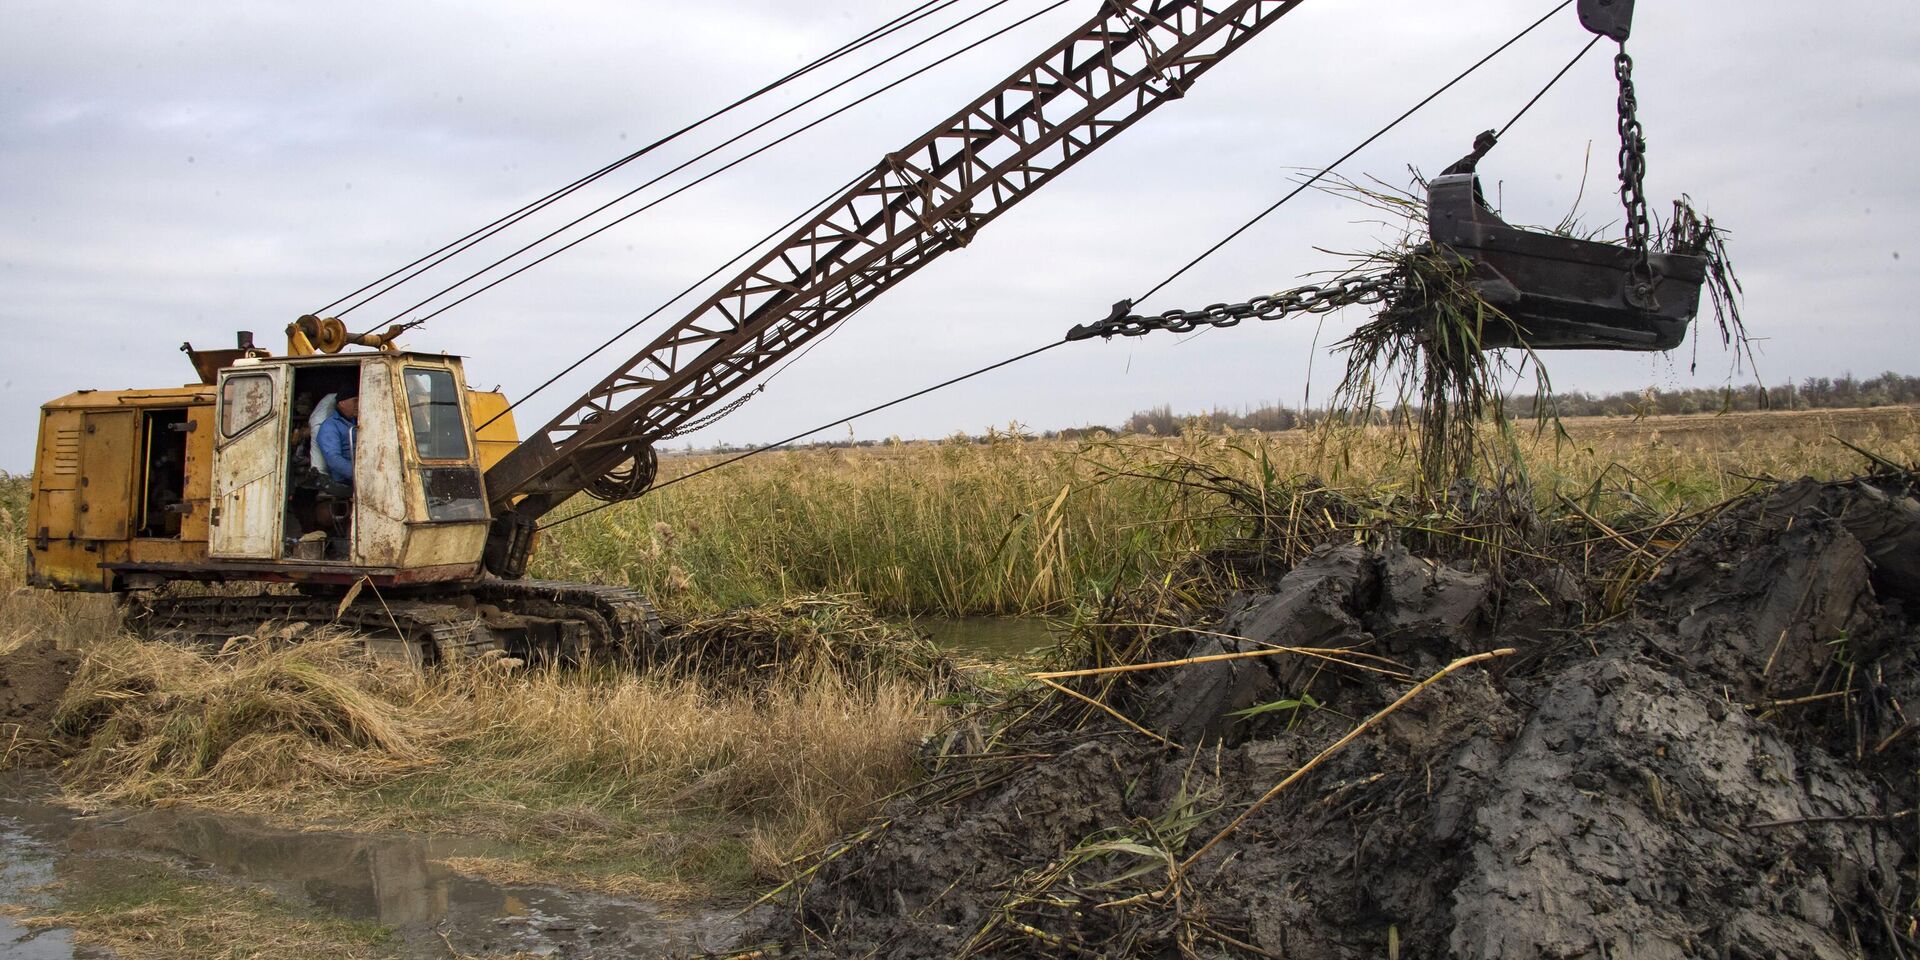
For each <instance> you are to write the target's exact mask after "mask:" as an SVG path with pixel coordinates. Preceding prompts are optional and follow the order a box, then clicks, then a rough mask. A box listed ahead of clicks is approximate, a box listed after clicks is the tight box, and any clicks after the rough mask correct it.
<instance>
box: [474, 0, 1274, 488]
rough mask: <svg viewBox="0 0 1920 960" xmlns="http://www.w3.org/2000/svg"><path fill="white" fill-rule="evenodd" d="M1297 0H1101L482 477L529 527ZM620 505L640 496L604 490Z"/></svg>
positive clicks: (960, 240) (959, 242)
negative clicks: (622, 497) (1087, 16)
mask: <svg viewBox="0 0 1920 960" xmlns="http://www.w3.org/2000/svg"><path fill="white" fill-rule="evenodd" d="M1298 3H1299V0H1236V2H1218V0H1214V2H1206V0H1158V2H1131V0H1109V2H1108V3H1106V4H1104V5H1103V7H1102V10H1101V12H1100V14H1099V15H1097V16H1095V17H1093V18H1092V19H1091V20H1089V21H1087V22H1086V23H1085V24H1084V25H1082V26H1080V27H1079V28H1078V29H1076V30H1074V31H1073V32H1072V33H1071V34H1069V35H1068V36H1067V37H1066V38H1065V39H1063V40H1061V41H1060V42H1059V43H1057V44H1055V45H1054V46H1053V47H1052V48H1051V49H1049V50H1048V51H1046V52H1045V53H1043V54H1041V55H1040V56H1039V57H1037V58H1035V59H1034V60H1033V61H1032V62H1030V63H1028V64H1027V65H1026V66H1024V67H1022V68H1020V69H1019V70H1017V71H1016V72H1015V73H1014V74H1013V75H1012V76H1010V77H1008V78H1007V79H1006V80H1005V81H1004V82H1002V83H1001V84H999V85H998V86H997V87H995V88H994V89H993V90H992V91H990V92H989V93H987V94H986V95H985V96H982V97H980V98H979V99H977V100H975V101H974V102H973V103H971V104H969V105H968V106H967V107H965V108H964V109H962V110H961V111H960V112H959V113H956V114H955V115H954V116H953V117H951V118H950V119H948V120H947V121H945V122H944V123H942V124H940V125H939V126H937V127H935V128H934V129H933V130H932V131H930V132H928V133H927V134H925V135H924V136H922V137H920V138H919V139H918V140H915V141H914V142H913V143H911V144H908V145H907V146H906V147H905V148H904V149H902V150H900V151H898V152H896V153H893V154H889V155H888V156H887V157H886V158H885V160H883V161H882V162H881V163H880V164H878V165H877V166H876V167H875V168H874V170H873V172H872V173H871V175H869V176H868V177H867V178H866V179H865V180H864V181H863V182H861V183H859V184H858V185H856V186H854V187H853V188H852V189H850V190H849V191H847V193H845V194H844V195H843V196H841V197H840V198H839V199H838V200H836V201H834V202H833V203H831V204H830V205H829V206H828V207H827V208H826V209H825V210H824V211H823V212H822V213H821V214H820V215H819V216H817V217H816V218H814V219H813V220H812V221H811V222H809V223H807V224H805V225H804V226H802V227H800V228H799V229H798V230H797V231H795V232H794V233H793V234H792V235H791V236H789V237H788V238H787V239H786V240H785V241H783V242H782V243H780V244H779V245H778V246H776V247H775V248H774V249H773V250H772V251H771V252H769V253H767V254H766V255H765V256H763V257H761V258H760V259H759V260H758V261H757V262H756V263H754V264H753V265H752V266H750V267H749V268H747V270H746V271H745V272H743V273H742V274H741V275H739V276H738V277H736V278H734V279H733V280H732V281H731V282H730V283H728V284H727V285H726V286H724V287H723V288H721V290H720V291H719V292H718V293H715V294H714V295H712V296H711V297H709V298H708V299H707V300H706V302H704V303H702V304H701V305H700V306H699V307H697V308H695V309H694V310H693V312H692V313H690V314H688V315H687V316H686V317H685V318H684V319H682V320H681V321H679V322H678V323H676V324H674V325H673V326H672V327H671V328H669V329H668V330H666V331H665V332H663V333H662V334H661V335H660V336H659V337H657V338H656V339H655V340H654V341H653V342H652V343H650V344H649V345H648V346H647V347H645V348H644V349H642V350H641V351H640V352H639V353H638V354H636V355H635V356H634V357H632V358H631V359H629V360H628V361H626V362H625V363H623V364H622V365H621V366H620V367H619V368H618V369H617V370H615V371H614V372H613V373H612V374H610V375H608V376H607V377H606V379H604V380H602V381H601V382H600V383H599V384H598V385H597V386H595V387H594V388H593V389H591V390H589V391H588V392H587V393H586V395H585V396H583V397H581V398H580V399H579V400H577V401H576V402H575V403H574V404H573V405H571V406H570V407H568V408H567V409H566V410H565V411H563V412H562V413H561V414H560V415H559V416H557V417H555V418H554V419H553V420H552V421H551V422H549V423H548V424H547V425H546V426H544V427H542V428H541V429H540V430H538V431H536V432H535V433H533V434H532V435H531V436H529V437H528V439H527V440H526V442H524V443H522V444H521V445H520V447H519V448H517V449H516V450H514V451H513V452H512V453H510V454H508V455H507V456H506V457H505V458H503V459H502V460H501V461H500V462H499V463H497V464H495V465H494V466H493V468H492V469H491V470H489V471H488V474H487V489H488V493H489V496H490V498H491V500H492V505H493V510H494V512H495V514H496V515H499V514H501V513H503V512H505V511H506V510H507V509H508V507H509V505H510V504H512V503H513V502H514V499H515V498H516V497H519V496H521V495H523V494H524V495H527V496H526V499H525V501H524V502H522V503H521V504H519V505H518V507H517V509H518V510H519V511H520V512H521V513H522V514H524V515H529V516H538V515H539V514H541V513H544V512H546V511H547V510H550V509H552V507H554V506H556V505H557V504H558V503H559V502H561V501H562V500H565V499H566V498H567V497H569V496H572V495H573V494H574V493H576V492H579V491H582V490H591V489H592V488H593V487H594V485H595V484H596V483H597V482H599V481H600V480H601V478H602V477H603V476H604V475H606V474H607V473H608V471H609V470H612V469H615V468H617V467H618V466H619V465H621V464H623V463H626V462H629V461H631V460H633V459H634V458H635V457H638V456H643V455H644V453H645V450H646V449H647V446H648V441H650V440H651V439H653V438H657V437H661V436H665V435H667V434H669V433H671V432H672V431H673V430H674V429H675V428H676V427H677V426H679V425H680V424H683V423H685V422H687V421H689V420H692V419H694V418H695V417H697V416H699V415H700V413H701V412H702V411H703V410H705V409H706V408H707V407H709V406H710V405H712V404H713V403H715V402H717V401H719V400H720V399H721V398H723V397H724V396H726V395H727V394H728V393H729V392H730V391H732V390H734V389H735V388H737V387H739V386H741V385H742V384H744V383H746V382H747V381H748V380H750V379H752V378H753V377H754V376H756V375H757V374H759V373H761V372H763V371H765V370H766V369H767V368H768V367H769V366H770V365H771V364H773V363H774V362H776V361H778V360H779V359H780V358H782V357H785V356H787V355H788V354H790V353H792V352H793V351H794V350H796V349H798V348H799V347H801V346H803V345H804V344H806V343H808V342H809V341H811V340H813V339H814V338H815V337H816V336H818V335H819V334H821V333H822V332H824V331H825V330H827V329H828V328H829V327H831V326H833V325H834V324H835V323H837V322H838V321H840V320H842V319H844V318H846V317H847V316H850V315H851V314H852V313H853V312H854V311H856V310H858V309H860V308H861V307H862V306H864V305H865V304H866V303H868V302H869V301H871V300H872V299H873V298H874V297H875V296H878V295H879V294H880V293H882V292H884V291H885V290H887V289H888V288H890V287H891V286H892V285H893V284H895V283H897V282H899V281H900V280H902V279H904V278H905V277H907V276H908V275H910V274H912V273H913V272H914V271H916V270H918V269H919V268H920V267H922V266H924V265H925V264H927V263H928V262H930V261H932V260H933V259H934V258H935V257H937V256H939V255H940V254H941V253H943V252H945V251H947V250H950V249H953V248H955V247H959V246H964V245H965V244H966V243H968V242H969V241H970V240H971V239H972V237H973V236H974V234H975V233H976V232H977V231H978V230H979V229H980V228H981V227H983V226H985V225H986V224H987V223H988V222H989V221H991V220H992V219H993V218H994V217H996V216H998V215H999V214H1001V213H1002V212H1004V211H1005V210H1007V209H1008V208H1009V207H1011V206H1012V205H1013V204H1015V203H1016V202H1018V201H1019V200H1020V199H1022V198H1023V197H1025V196H1026V195H1027V194H1029V193H1031V192H1032V191H1033V190H1035V189H1037V188H1038V187H1040V186H1041V185H1043V184H1045V183H1046V182H1047V181H1048V180H1050V179H1051V178H1052V177H1053V176H1054V175H1056V174H1058V173H1060V172H1061V171H1063V170H1065V169H1066V168H1068V167H1070V166H1071V165H1073V163H1075V162H1076V161H1078V160H1079V159H1080V158H1081V157H1083V156H1085V155H1086V154H1087V153H1088V152H1090V151H1092V150H1093V149H1094V148H1095V147H1097V146H1099V145H1101V144H1103V143H1105V142H1106V141H1107V140H1109V139H1111V138H1112V137H1113V136H1114V135H1115V134H1117V133H1119V132H1120V131H1122V130H1124V129H1126V128H1127V127H1128V126H1129V125H1131V124H1132V123H1133V122H1135V121H1137V120H1138V119H1140V118H1141V117H1142V116H1145V115H1146V114H1147V113H1149V112H1151V111H1152V110H1153V109H1154V108H1155V107H1157V106H1159V105H1160V104H1161V103H1164V102H1166V101H1167V100H1171V99H1175V98H1178V97H1179V96H1181V95H1183V94H1184V93H1185V91H1186V89H1187V88H1188V86H1189V85H1191V84H1192V83H1193V81H1194V80H1195V79H1197V78H1198V77H1199V75H1200V74H1202V73H1204V72H1205V71H1206V70H1207V69H1209V68H1210V67H1211V66H1212V65H1213V64H1215V63H1217V62H1219V60H1220V59H1221V58H1223V57H1225V56H1226V55H1227V54H1229V53H1232V52H1233V51H1234V50H1236V49H1238V48H1239V47H1240V46H1241V45H1243V44H1245V43H1246V42H1247V40H1249V39H1251V38H1252V37H1253V36H1254V35H1255V34H1256V33H1257V32H1259V31H1260V30H1261V29H1262V28H1264V27H1266V26H1267V25H1269V24H1271V23H1272V22H1273V21H1275V20H1277V19H1279V18H1280V17H1281V16H1283V15H1284V14H1286V13H1287V12H1289V11H1290V10H1292V9H1293V8H1294V7H1295V6H1297V5H1298ZM619 492H621V493H625V494H626V495H633V494H637V493H638V492H639V490H638V489H624V490H622V491H619Z"/></svg>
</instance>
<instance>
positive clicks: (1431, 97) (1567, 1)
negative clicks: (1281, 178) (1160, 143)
mask: <svg viewBox="0 0 1920 960" xmlns="http://www.w3.org/2000/svg"><path fill="white" fill-rule="evenodd" d="M1572 3H1573V0H1561V3H1560V5H1559V6H1556V7H1554V8H1553V9H1552V10H1549V11H1547V14H1546V16H1543V17H1541V18H1540V19H1538V20H1535V21H1534V22H1533V24H1532V25H1530V26H1528V27H1527V28H1526V29H1525V30H1522V31H1520V32H1519V33H1517V34H1514V36H1513V39H1511V40H1508V41H1507V42H1506V43H1503V44H1501V45H1500V46H1498V47H1496V48H1495V49H1494V51H1493V52H1492V53H1489V54H1487V55H1486V56H1484V57H1481V58H1480V59H1479V61H1477V62H1475V63H1474V65H1473V66H1471V67H1468V68H1467V69H1466V70H1465V71H1463V72H1461V74H1460V75H1459V76H1457V77H1454V78H1453V79H1452V80H1449V81H1447V82H1446V83H1445V84H1443V85H1441V87H1440V89H1438V90H1435V91H1434V92H1432V93H1430V94H1427V96H1426V98H1425V99H1423V100H1421V101H1420V102H1419V103H1416V104H1414V105H1413V106H1412V108H1410V109H1408V110H1407V112H1405V113H1403V114H1401V115H1400V116H1398V117H1396V118H1395V119H1394V121H1393V122H1392V123H1389V124H1387V125H1386V126H1384V127H1381V128H1380V130H1379V131H1378V132H1376V133H1375V134H1374V135H1373V136H1371V137H1368V138H1366V139H1365V140H1362V141H1360V144H1359V146H1356V147H1354V148H1353V149H1351V150H1348V151H1347V152H1346V153H1344V154H1341V155H1340V159H1338V160H1335V161H1333V162H1332V163H1329V164H1327V165H1326V166H1325V167H1323V168H1321V170H1320V172H1319V173H1316V174H1314V175H1313V176H1311V177H1308V178H1307V179H1306V180H1303V181H1301V183H1300V184H1299V185H1298V186H1296V187H1294V188H1293V189H1292V190H1291V191H1289V192H1288V193H1287V195H1286V196H1284V197H1281V198H1280V199H1278V200H1276V201H1274V203H1273V205H1272V206H1270V207H1268V208H1266V209H1265V210H1262V211H1260V212H1259V213H1258V214H1256V215H1255V216H1254V218H1253V219H1251V220H1248V221H1247V222H1246V223H1243V224H1241V225H1240V226H1239V227H1238V228H1236V229H1235V230H1234V231H1233V232H1232V233H1229V234H1227V235H1226V236H1225V237H1224V238H1222V239H1221V240H1220V242H1218V243H1216V244H1214V245H1213V246H1211V247H1208V248H1207V249H1206V250H1205V251H1204V252H1202V253H1201V254H1200V255H1199V256H1197V257H1194V258H1193V259H1192V260H1189V261H1187V265H1186V266H1184V267H1181V268H1180V269H1178V270H1175V271H1174V272H1173V273H1172V275H1170V276H1168V277H1167V278H1166V279H1165V280H1162V281H1160V282H1159V283H1157V284H1154V286H1153V289H1151V290H1148V291H1147V292H1146V293H1143V294H1141V295H1140V296H1137V297H1134V298H1133V302H1134V303H1136V304H1138V303H1140V302H1141V301H1143V300H1145V299H1147V298H1148V297H1151V296H1153V295H1154V294H1156V293H1159V292H1160V290H1161V288H1162V287H1165V286H1166V285H1167V284H1169V283H1172V282H1173V281H1175V280H1178V279H1180V276H1181V275H1182V274H1184V273H1186V272H1187V271H1188V270H1191V269H1193V268H1194V267H1196V266H1198V265H1199V264H1200V261H1202V260H1205V259H1207V258H1208V257H1210V256H1213V255H1214V254H1215V253H1217V252H1219V250H1220V248H1221V247H1224V246H1226V245H1227V244H1229V243H1232V242H1233V241H1234V240H1235V239H1236V238H1238V237H1239V236H1240V235H1241V234H1243V233H1245V232H1247V231H1248V230H1249V229H1252V227H1253V225H1254V224H1256V223H1259V222H1260V221H1262V220H1264V219H1266V218H1267V215H1268V214H1270V213H1272V212H1274V211H1275V210H1278V209H1280V208H1281V207H1282V206H1284V205H1285V204H1286V203H1287V201H1289V200H1292V199H1293V198H1294V197H1297V196H1299V195H1300V194H1302V193H1305V192H1306V190H1307V188H1308V187H1311V186H1313V185H1314V184H1316V183H1319V182H1320V181H1321V180H1322V179H1324V178H1325V177H1326V176H1327V174H1329V173H1332V172H1333V171H1334V169H1335V168H1337V167H1339V166H1340V165H1341V164H1343V163H1346V162H1347V161H1348V160H1351V159H1353V156H1354V154H1357V153H1359V152H1360V151H1362V150H1365V149H1366V148H1368V147H1370V146H1372V145H1373V142H1374V141H1375V140H1378V139H1380V138H1381V137H1384V136H1386V135H1387V134H1388V133H1389V132H1390V131H1392V130H1393V128H1395V127H1398V126H1399V125H1400V124H1401V123H1402V122H1404V121H1405V120H1406V119H1407V118H1408V117H1411V116H1413V115H1414V114H1416V113H1419V112H1420V111H1421V110H1422V109H1424V108H1425V107H1426V106H1427V104H1430V103H1432V102H1433V101H1435V100H1437V99H1439V98H1440V95H1441V94H1443V93H1446V92H1447V91H1448V90H1451V89H1453V88H1454V86H1456V85H1457V84H1459V83H1460V81H1462V80H1465V79H1466V78H1468V77H1470V76H1472V75H1473V74H1474V72H1476V71H1478V70H1479V69H1480V68H1481V67H1484V66H1486V65H1487V62H1488V61H1490V60H1492V59H1493V58H1495V57H1497V56H1499V55H1500V54H1502V53H1505V52H1506V51H1507V48H1508V47H1511V46H1513V45H1514V44H1516V43H1519V42H1520V41H1521V40H1522V39H1524V38H1525V37H1526V36H1527V35H1528V34H1530V33H1532V32H1533V31H1535V30H1537V29H1539V28H1540V25H1541V24H1544V23H1546V22H1547V21H1548V20H1551V19H1553V17H1554V15H1555V14H1558V13H1559V12H1560V11H1562V10H1565V9H1566V8H1567V7H1568V6H1569V5H1571V4H1572ZM1521 112H1522V113H1524V112H1525V111H1524V110H1523V111H1521ZM1514 119H1516V120H1517V119H1519V118H1518V117H1515V118H1514Z"/></svg>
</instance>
